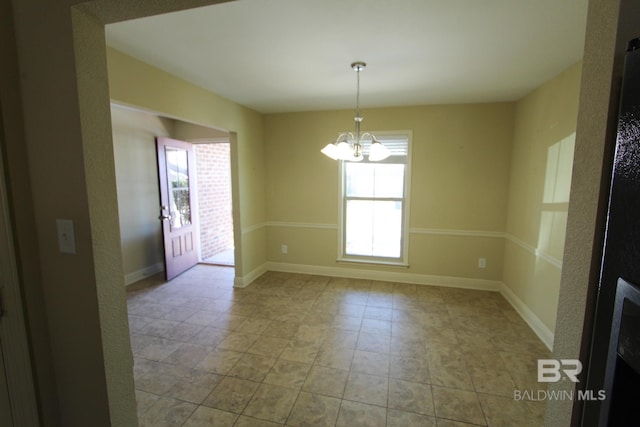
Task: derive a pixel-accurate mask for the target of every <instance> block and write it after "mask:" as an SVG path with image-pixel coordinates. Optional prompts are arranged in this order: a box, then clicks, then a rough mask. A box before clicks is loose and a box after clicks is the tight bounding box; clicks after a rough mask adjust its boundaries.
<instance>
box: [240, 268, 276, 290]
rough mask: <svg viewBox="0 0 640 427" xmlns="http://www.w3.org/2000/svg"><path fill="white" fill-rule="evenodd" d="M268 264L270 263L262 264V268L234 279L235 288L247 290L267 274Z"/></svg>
mask: <svg viewBox="0 0 640 427" xmlns="http://www.w3.org/2000/svg"><path fill="white" fill-rule="evenodd" d="M267 264H268V263H264V264H262V265H261V266H260V267H258V268H256V269H254V270H253V271H250V272H249V273H248V274H247V275H246V276H236V277H235V278H234V279H233V287H234V288H246V287H247V286H249V285H250V284H251V282H253V281H254V280H256V279H257V278H258V277H260V276H262V275H263V274H264V273H266V272H267Z"/></svg>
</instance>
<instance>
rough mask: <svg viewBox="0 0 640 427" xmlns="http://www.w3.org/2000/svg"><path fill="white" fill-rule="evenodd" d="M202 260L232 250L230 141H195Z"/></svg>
mask: <svg viewBox="0 0 640 427" xmlns="http://www.w3.org/2000/svg"><path fill="white" fill-rule="evenodd" d="M194 147H195V154H196V168H197V182H198V203H199V205H200V206H199V214H200V249H201V256H202V259H203V260H206V259H207V258H210V257H212V256H214V255H216V254H218V253H220V252H224V251H226V250H229V249H233V218H232V215H231V167H230V166H231V165H230V157H229V155H230V152H229V143H215V144H194Z"/></svg>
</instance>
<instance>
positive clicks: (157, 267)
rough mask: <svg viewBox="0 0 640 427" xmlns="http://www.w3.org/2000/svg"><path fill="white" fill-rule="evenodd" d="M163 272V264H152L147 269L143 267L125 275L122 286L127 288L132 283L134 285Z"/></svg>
mask: <svg viewBox="0 0 640 427" xmlns="http://www.w3.org/2000/svg"><path fill="white" fill-rule="evenodd" d="M163 271H164V264H163V263H161V262H159V263H157V264H153V265H150V266H148V267H145V268H143V269H141V270H138V271H134V272H133V273H129V274H125V276H124V284H125V286H129V285H130V284H132V283H135V282H137V281H139V280H142V279H144V278H146V277H149V276H153V275H154V274H158V273H161V272H163Z"/></svg>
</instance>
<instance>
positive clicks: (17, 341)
mask: <svg viewBox="0 0 640 427" xmlns="http://www.w3.org/2000/svg"><path fill="white" fill-rule="evenodd" d="M0 138H4V129H3V127H2V122H1V121H0ZM4 161H5V160H4V155H3V153H2V150H0V279H1V282H0V296H1V297H2V306H1V308H2V309H3V310H4V315H3V316H2V317H0V346H1V347H2V348H1V349H0V350H1V351H0V357H2V360H0V369H1V368H3V366H2V365H3V364H4V373H5V376H6V383H7V389H8V396H9V405H10V408H11V417H12V418H13V425H15V426H38V425H40V419H39V413H38V405H37V400H36V393H35V384H34V377H33V371H32V367H31V352H30V350H29V343H28V337H27V329H26V323H25V317H24V312H23V301H22V294H21V292H20V281H19V278H18V267H17V263H16V255H15V254H16V250H15V245H14V240H13V232H12V227H11V221H10V213H9V199H8V194H7V183H6V180H5V176H6V175H5V168H4Z"/></svg>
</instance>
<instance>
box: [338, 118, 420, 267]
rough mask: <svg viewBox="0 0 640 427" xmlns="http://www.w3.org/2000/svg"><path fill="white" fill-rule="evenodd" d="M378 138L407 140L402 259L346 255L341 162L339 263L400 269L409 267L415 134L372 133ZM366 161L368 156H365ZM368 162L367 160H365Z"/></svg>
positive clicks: (344, 191)
mask: <svg viewBox="0 0 640 427" xmlns="http://www.w3.org/2000/svg"><path fill="white" fill-rule="evenodd" d="M371 133H373V134H374V135H376V137H377V138H378V139H379V140H381V141H382V143H383V144H384V140H385V139H386V138H389V137H391V136H394V135H396V136H397V135H403V136H406V138H407V158H406V161H405V169H404V197H403V199H402V200H403V211H402V224H401V227H402V232H401V242H400V248H401V249H400V257H399V258H387V257H377V256H367V255H348V254H347V253H346V216H345V215H346V203H347V197H346V176H345V163H346V161H344V160H341V161H340V167H339V168H338V169H339V173H340V179H339V182H340V191H339V196H340V200H339V203H338V206H339V213H338V262H350V263H363V264H380V265H389V266H398V267H409V214H410V211H411V208H410V195H411V151H412V150H411V148H412V139H413V132H412V131H410V130H401V131H372V132H371ZM385 137H386V138H385ZM365 159H366V156H365ZM364 161H366V160H364ZM371 163H389V161H382V162H371Z"/></svg>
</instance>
